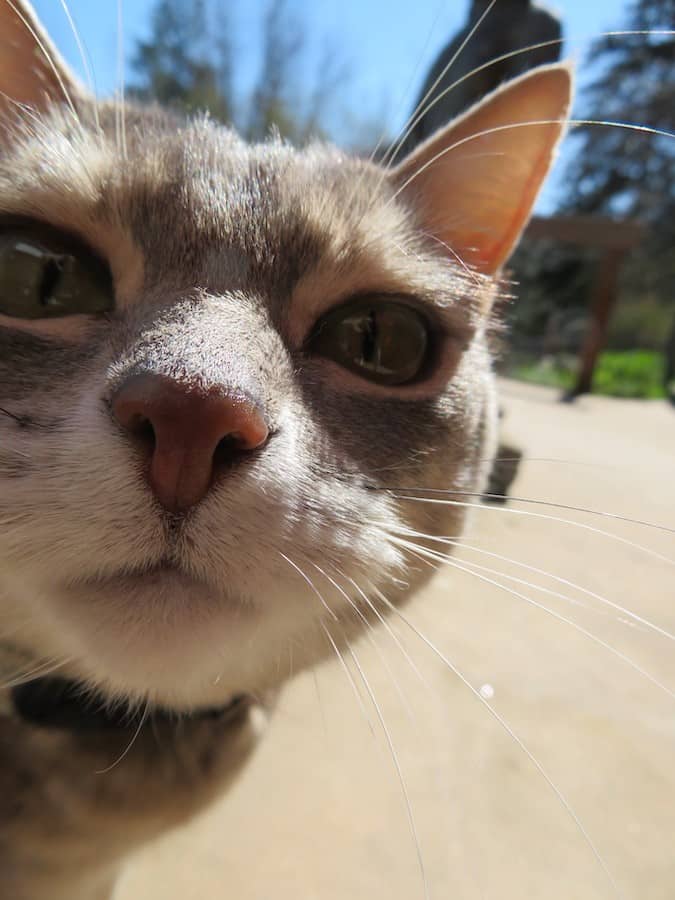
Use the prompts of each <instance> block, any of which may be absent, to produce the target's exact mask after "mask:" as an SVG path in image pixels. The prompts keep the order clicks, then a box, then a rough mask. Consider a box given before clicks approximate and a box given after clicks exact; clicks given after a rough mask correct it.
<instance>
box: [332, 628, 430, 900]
mask: <svg viewBox="0 0 675 900" xmlns="http://www.w3.org/2000/svg"><path fill="white" fill-rule="evenodd" d="M347 650H348V651H349V655H350V656H351V658H352V660H353V662H354V665H355V666H356V669H357V671H358V673H359V675H360V676H361V680H362V681H363V686H364V687H365V689H366V691H367V693H368V696H369V697H370V702H371V703H372V705H373V708H374V709H375V714H376V715H377V718H378V720H379V723H380V727H381V728H382V731H383V733H384V737H385V740H386V741H387V746H388V747H389V752H390V753H391V758H392V760H393V762H394V766H395V768H396V774H397V775H398V780H399V784H400V786H401V792H402V794H403V799H404V801H405V807H406V812H407V814H408V822H409V823H410V830H411V832H412V836H413V840H414V842H415V850H416V852H417V863H418V865H419V869H420V874H421V876H422V883H423V886H424V897H425V900H429V884H428V882H427V873H426V867H425V865H424V857H423V855H422V845H421V844H420V839H419V834H418V832H417V825H416V823H415V816H414V815H413V810H412V804H411V802H410V795H409V794H408V788H407V786H406V783H405V779H404V777H403V770H402V769H401V764H400V763H399V760H398V755H397V753H396V748H395V747H394V742H393V740H392V737H391V734H390V732H389V728H388V727H387V723H386V722H385V720H384V716H383V715H382V710H381V709H380V705H379V703H378V702H377V700H376V698H375V694H374V693H373V689H372V688H371V686H370V684H369V682H368V679H367V678H366V674H365V672H364V671H363V668H362V667H361V664H360V662H359V661H358V659H357V656H356V654H355V653H354V650H353V648H352V647H351V646H350V644H349V643H347Z"/></svg>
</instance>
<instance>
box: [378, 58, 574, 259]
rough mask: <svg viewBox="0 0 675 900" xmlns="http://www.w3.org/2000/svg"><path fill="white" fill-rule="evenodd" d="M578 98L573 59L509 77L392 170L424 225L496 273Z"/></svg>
mask: <svg viewBox="0 0 675 900" xmlns="http://www.w3.org/2000/svg"><path fill="white" fill-rule="evenodd" d="M571 97H572V72H571V68H570V67H569V66H567V65H564V64H561V65H553V66H542V67H541V68H538V69H534V70H533V71H532V72H529V73H528V74H526V75H523V76H522V77H520V78H517V79H514V80H513V81H510V82H508V83H507V84H506V85H504V86H503V87H501V88H499V89H498V90H497V91H495V92H494V93H492V94H490V95H489V96H487V97H486V98H485V99H484V100H481V102H480V103H478V104H476V106H473V107H472V108H471V109H469V110H468V112H466V113H465V114H463V115H462V116H461V117H459V118H458V119H455V120H454V121H453V122H451V123H450V124H449V125H448V126H446V127H445V128H443V129H442V130H440V131H438V132H437V133H436V134H435V135H433V136H432V137H431V138H429V140H427V141H425V142H424V143H423V144H421V145H420V146H419V147H417V148H416V149H415V150H414V151H413V152H412V153H411V154H410V155H409V156H408V157H406V159H404V160H403V161H402V162H401V163H400V164H399V165H398V166H397V167H396V168H395V169H394V170H393V172H392V174H391V177H393V179H394V183H395V185H396V186H397V187H398V189H400V190H401V191H402V192H403V193H404V194H405V195H406V196H407V197H408V199H409V201H410V202H411V203H412V204H413V206H414V207H416V209H417V211H418V215H419V217H420V223H421V225H422V226H423V227H424V229H425V231H428V232H429V233H430V234H432V235H433V236H434V237H436V238H437V239H439V240H440V241H442V242H443V243H445V244H447V245H448V247H449V248H450V250H451V252H452V253H453V254H457V256H458V257H460V258H461V259H462V260H463V261H464V262H465V263H467V264H468V265H470V266H472V267H473V268H475V269H477V270H478V271H480V272H483V273H485V274H488V275H491V274H493V273H495V272H496V271H497V270H498V269H499V268H500V267H501V266H502V265H503V263H504V262H505V261H506V260H507V259H508V257H509V255H510V253H511V251H512V250H513V249H514V247H515V244H516V242H517V240H518V238H519V236H520V234H521V232H522V230H523V228H524V227H525V225H526V223H527V220H528V219H529V217H530V213H531V212H532V207H533V205H534V201H535V199H536V197H537V193H538V192H539V188H540V187H541V185H542V183H543V181H544V178H545V177H546V174H547V173H548V171H549V168H550V166H551V163H552V161H553V158H554V155H555V151H556V147H557V145H558V142H559V141H560V138H561V136H562V134H563V132H564V129H565V120H566V117H567V115H568V111H569V107H570V103H571Z"/></svg>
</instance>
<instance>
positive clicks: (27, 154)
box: [0, 13, 569, 709]
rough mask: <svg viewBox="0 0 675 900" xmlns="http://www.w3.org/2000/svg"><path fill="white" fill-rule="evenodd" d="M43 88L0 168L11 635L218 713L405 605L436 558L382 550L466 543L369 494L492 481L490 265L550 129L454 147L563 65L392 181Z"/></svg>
mask: <svg viewBox="0 0 675 900" xmlns="http://www.w3.org/2000/svg"><path fill="white" fill-rule="evenodd" d="M5 15H9V17H10V21H9V22H8V27H14V28H16V29H17V33H22V32H21V26H22V24H23V23H21V22H20V21H18V20H16V19H12V18H11V13H10V14H5ZM41 64H42V63H40V62H39V61H38V63H36V64H35V70H36V71H40V65H41ZM10 68H11V67H10ZM11 74H12V73H10V75H11ZM62 74H63V73H62ZM63 77H65V75H63ZM3 78H4V80H5V82H6V83H5V84H3V85H2V87H3V90H5V91H7V92H9V90H10V88H11V87H12V78H11V77H8V76H7V73H6V72H3ZM537 78H539V80H537ZM541 78H543V79H544V81H545V82H546V83H542V82H541ZM16 80H17V79H16V78H15V81H16ZM48 82H49V78H48V77H47V78H46V77H45V70H44V68H43V69H42V79H41V80H40V81H39V84H40V90H39V91H37V90H36V89H35V88H33V95H32V96H31V94H30V89H29V88H25V86H24V85H23V84H21V90H19V91H15V93H14V96H15V97H16V99H17V100H19V101H29V102H33V103H34V105H35V106H37V107H38V110H37V112H35V113H34V112H29V111H27V110H25V109H16V108H14V107H11V106H8V107H7V109H6V111H5V113H4V118H5V123H6V124H5V126H4V137H3V140H2V153H1V155H0V282H1V283H0V344H1V350H0V370H1V372H0V385H1V387H0V407H1V408H2V412H1V413H0V434H1V436H2V438H1V441H2V442H1V450H0V560H1V561H2V562H1V568H0V618H1V621H2V626H3V630H6V629H9V628H10V627H12V628H15V629H16V630H15V632H14V637H13V640H14V642H15V643H16V644H18V645H19V646H20V647H22V648H24V649H26V650H28V651H29V652H30V653H31V654H33V655H34V656H35V657H36V659H38V660H41V659H55V660H57V661H60V660H63V659H67V660H68V662H67V663H66V664H65V665H64V669H63V671H64V672H67V673H69V674H70V675H71V676H73V677H76V678H79V679H82V680H84V681H85V682H87V683H90V684H93V685H96V686H98V687H99V688H102V689H103V690H104V691H106V692H107V693H108V694H109V695H111V696H122V697H125V698H129V699H132V700H142V699H150V700H152V701H157V702H161V703H162V704H164V705H171V706H175V707H176V708H181V709H182V708H192V707H199V706H203V705H207V704H214V703H222V702H225V701H226V700H227V698H228V697H230V696H231V695H232V694H233V693H236V692H241V691H251V690H255V689H258V688H263V687H265V686H267V685H269V684H270V683H274V682H276V681H278V680H280V679H282V678H283V677H285V676H286V675H287V674H288V673H289V672H290V671H291V670H292V669H293V668H294V667H297V666H298V665H302V664H305V663H306V662H308V661H310V660H312V659H314V658H316V657H317V656H319V655H321V654H323V653H325V652H328V651H329V650H330V640H331V639H332V640H334V641H336V642H337V643H340V642H342V641H343V640H344V638H345V636H346V635H348V634H350V633H351V632H352V631H353V630H354V629H355V628H356V627H357V625H358V615H357V613H355V611H354V608H353V606H352V604H356V605H357V606H358V607H359V608H360V609H362V610H363V612H364V613H367V612H368V610H367V607H366V601H365V598H364V595H366V596H368V597H369V598H370V597H372V598H373V599H375V596H376V595H375V593H374V592H375V591H376V590H379V591H381V592H382V593H383V594H384V595H386V596H387V597H388V598H389V599H391V600H392V601H394V602H400V601H401V600H402V599H404V598H405V597H406V596H408V595H409V594H410V593H411V592H412V591H413V590H414V589H415V588H416V587H417V586H418V584H419V583H420V582H421V581H422V580H423V579H424V578H425V577H426V573H427V572H428V571H429V570H428V569H425V567H423V566H422V567H420V566H419V565H416V564H415V561H414V560H411V559H410V557H406V555H405V554H404V553H403V552H402V550H401V547H400V544H398V543H397V542H396V541H395V540H392V536H393V537H396V536H397V535H398V536H400V535H401V534H403V533H405V531H406V529H415V530H422V531H424V532H426V533H438V534H441V533H442V534H454V533H459V531H460V529H461V525H462V514H461V511H460V510H459V509H458V508H455V509H453V508H452V507H440V506H439V507H437V508H432V507H428V508H424V509H420V505H419V504H411V503H405V501H402V500H400V499H399V498H397V496H396V494H395V492H394V493H392V492H388V491H385V490H383V488H391V487H397V486H401V487H405V486H411V485H416V486H420V485H423V486H425V487H442V488H455V489H457V490H475V489H476V488H480V486H481V485H482V480H483V475H484V473H485V471H486V468H487V466H488V461H489V456H490V452H491V442H492V434H493V424H494V401H493V396H492V387H491V374H490V361H489V354H488V350H487V344H486V328H487V322H488V315H489V308H490V303H491V300H492V297H493V295H494V292H495V286H494V279H493V277H492V276H494V274H495V272H496V271H497V270H498V268H499V266H500V265H501V263H502V262H503V260H504V258H505V256H506V255H507V254H508V252H509V250H510V248H511V247H512V245H513V242H514V241H515V239H516V237H517V234H518V233H519V231H520V229H521V228H522V225H523V222H524V220H525V218H526V216H527V214H528V211H529V208H530V206H531V203H532V201H533V199H534V191H533V188H532V184H533V180H532V179H533V178H535V180H536V185H535V186H538V184H539V182H540V180H541V178H542V177H543V173H544V171H545V168H546V165H547V164H548V161H549V160H550V157H551V154H552V152H553V148H554V146H555V143H556V141H557V139H558V137H559V133H560V128H561V126H560V124H558V123H557V122H556V124H554V125H549V126H544V127H539V128H533V129H531V132H532V135H531V137H530V139H529V140H528V141H527V147H526V146H525V143H524V142H523V141H524V139H523V137H522V136H519V137H518V140H519V141H520V143H521V145H522V146H520V145H519V147H518V148H515V147H514V146H512V145H509V146H508V147H506V146H499V147H497V149H496V150H495V148H492V149H491V150H490V152H487V153H486V152H485V148H484V147H483V148H481V152H478V151H477V152H476V153H475V154H473V153H472V150H471V149H470V148H469V145H467V144H466V142H467V138H468V136H470V135H473V134H474V133H476V132H478V131H485V130H488V129H497V130H496V132H494V133H492V134H491V135H490V136H488V140H492V141H502V142H503V141H505V140H507V138H506V137H504V135H505V132H500V128H501V127H502V123H503V122H504V121H505V118H504V117H505V116H506V117H507V118H506V121H511V120H512V119H513V115H514V109H516V108H517V109H522V108H525V109H526V110H527V114H528V116H529V117H530V118H531V120H532V121H539V120H546V119H555V120H558V119H561V118H562V117H563V116H564V112H565V110H566V107H567V103H568V99H569V76H568V74H567V72H566V70H564V69H560V68H557V69H552V70H547V71H546V73H544V74H543V75H540V76H531V77H530V78H526V79H524V80H521V82H519V85H520V86H519V87H516V88H515V89H512V91H511V95H509V92H508V91H507V92H502V94H500V95H498V96H497V98H496V99H494V100H493V101H492V104H491V105H490V104H489V103H488V104H487V105H486V106H485V107H484V108H482V109H481V110H480V111H479V112H477V113H474V114H473V115H474V117H473V118H471V116H470V117H469V118H468V119H465V120H463V121H462V122H460V123H459V124H458V125H457V126H455V127H454V129H453V128H450V129H448V130H447V131H446V132H445V133H444V134H443V135H441V136H440V137H439V138H434V139H432V141H431V142H429V144H427V145H425V147H423V148H422V150H421V152H417V153H416V154H414V155H413V157H412V158H410V159H409V160H407V161H405V162H404V163H403V164H401V165H400V166H398V167H397V168H395V169H393V170H392V171H389V172H385V171H384V170H383V169H380V168H379V167H378V166H375V165H373V164H370V163H365V162H361V161H357V160H354V159H350V158H349V157H347V156H345V155H344V154H342V153H340V152H338V151H336V150H333V149H330V148H326V147H323V146H318V145H317V146H312V147H310V148H308V149H306V150H303V151H296V150H292V149H290V148H289V147H286V146H284V145H281V144H279V143H276V142H274V141H270V142H269V143H266V144H264V145H258V146H254V147H249V146H246V145H245V144H243V143H242V142H241V141H239V139H238V138H236V136H234V135H233V134H232V133H231V132H229V131H227V130H225V129H223V128H220V127H217V126H215V125H213V124H210V123H208V122H206V121H200V122H196V123H191V124H190V123H182V122H176V121H175V120H173V119H171V118H169V117H164V116H163V115H160V114H158V113H157V112H156V111H143V110H137V109H127V110H126V111H125V113H124V114H123V115H124V118H123V119H121V118H120V116H121V115H122V114H121V112H120V111H119V110H117V108H116V107H114V106H112V105H109V106H106V105H101V106H99V107H98V109H97V111H96V113H97V116H98V122H97V120H96V116H95V114H94V106H93V105H92V104H91V103H90V102H89V101H88V100H86V99H84V98H82V97H80V96H79V95H78V96H76V97H75V99H74V105H75V107H76V110H77V114H78V115H77V117H75V115H74V114H73V112H72V110H70V109H69V108H68V106H67V105H65V104H64V103H62V102H61V101H62V99H63V97H62V95H61V94H60V87H59V86H58V85H57V86H54V85H52V86H51V87H50V88H49V89H48V90H47V93H46V95H45V94H44V93H42V91H43V89H44V87H45V83H48ZM551 84H552V85H553V88H554V90H553V94H554V98H553V100H550V97H551V93H552V92H551ZM29 87H30V86H29ZM507 95H508V96H507ZM542 97H543V98H548V99H541V98H542ZM521 118H522V113H521ZM519 130H520V131H521V132H522V131H525V130H527V129H519ZM535 133H536V134H537V138H536V139H535V138H534V135H535ZM509 139H510V137H509ZM537 142H538V144H537ZM465 145H466V146H465ZM455 146H457V147H459V148H460V151H459V152H455V153H454V154H453V153H452V152H448V151H451V150H452V148H453V147H455ZM453 157H454V158H453ZM495 157H501V160H502V161H501V162H500V163H499V166H500V168H499V175H498V178H497V182H496V183H495V184H493V183H492V182H491V180H490V173H488V172H487V171H486V170H485V169H484V168H481V167H484V166H485V165H491V166H492V167H493V169H494V167H495V165H496V163H495V161H494V159H495ZM530 157H531V161H530ZM490 158H492V162H489V161H488V162H487V163H486V159H488V160H489V159H490ZM467 159H468V162H467ZM504 159H506V162H505V163H504V162H503V160H504ZM462 160H464V163H463V165H464V168H463V169H462V168H461V167H462ZM472 160H473V161H472ZM542 160H544V162H545V164H546V165H544V166H542ZM419 170H422V171H421V174H420V175H419V176H417V175H416V173H417V172H418V171H419ZM496 171H497V170H496V169H495V172H496ZM495 172H493V173H492V175H493V176H494V174H495ZM499 179H502V180H503V181H504V183H505V184H508V187H507V188H506V189H505V191H504V192H503V194H504V195H505V196H506V200H504V197H503V196H502V195H501V194H499ZM472 180H473V181H472ZM509 192H512V194H513V199H512V200H511V199H510V198H509ZM495 195H496V196H497V199H496V198H495ZM522 197H524V198H525V202H524V203H523V202H521V198H522ZM514 210H515V211H516V212H514ZM446 245H449V247H446ZM448 250H450V252H448ZM459 257H461V260H459ZM458 260H459V261H458ZM55 261H56V263H55ZM464 261H468V263H469V264H470V265H469V266H467V265H465V264H464ZM55 265H56V268H55ZM55 312H57V313H59V314H58V315H56V314H55ZM422 526H423V527H422Z"/></svg>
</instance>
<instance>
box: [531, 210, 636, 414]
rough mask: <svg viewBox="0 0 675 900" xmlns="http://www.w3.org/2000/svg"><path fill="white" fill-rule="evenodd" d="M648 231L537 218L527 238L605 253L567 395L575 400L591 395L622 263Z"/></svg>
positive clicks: (625, 224)
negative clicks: (574, 375)
mask: <svg viewBox="0 0 675 900" xmlns="http://www.w3.org/2000/svg"><path fill="white" fill-rule="evenodd" d="M643 232H644V229H643V228H642V226H641V225H639V224H637V223H636V222H629V221H617V220H616V219H609V218H605V217H601V216H552V217H550V218H546V217H542V216H534V217H533V218H532V219H531V221H530V224H529V225H528V227H527V229H526V231H525V235H526V236H527V237H528V238H530V239H533V240H536V239H538V238H553V239H554V240H558V241H562V242H563V243H566V244H577V245H581V246H584V247H596V248H598V249H599V250H600V251H601V255H600V259H599V261H598V266H597V272H596V276H595V283H594V286H593V291H592V294H591V298H590V312H591V318H590V322H589V325H588V328H587V331H586V337H585V339H584V343H583V347H582V349H581V355H580V359H579V371H578V374H577V379H576V383H575V385H574V387H573V388H572V389H571V390H570V391H569V392H568V393H567V394H566V395H565V398H564V399H566V400H574V398H575V397H578V396H579V395H580V394H588V393H590V391H591V388H592V385H593V372H594V371H595V365H596V362H597V360H598V356H599V354H600V351H601V350H602V348H603V347H604V346H605V343H606V341H607V329H608V326H609V320H610V317H611V314H612V310H613V309H614V305H615V303H616V298H617V283H618V276H619V270H620V269H621V263H622V261H623V259H624V258H625V256H626V254H627V253H629V252H630V250H632V249H633V248H634V247H635V246H636V245H637V244H638V243H639V242H640V240H641V238H642V235H643Z"/></svg>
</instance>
